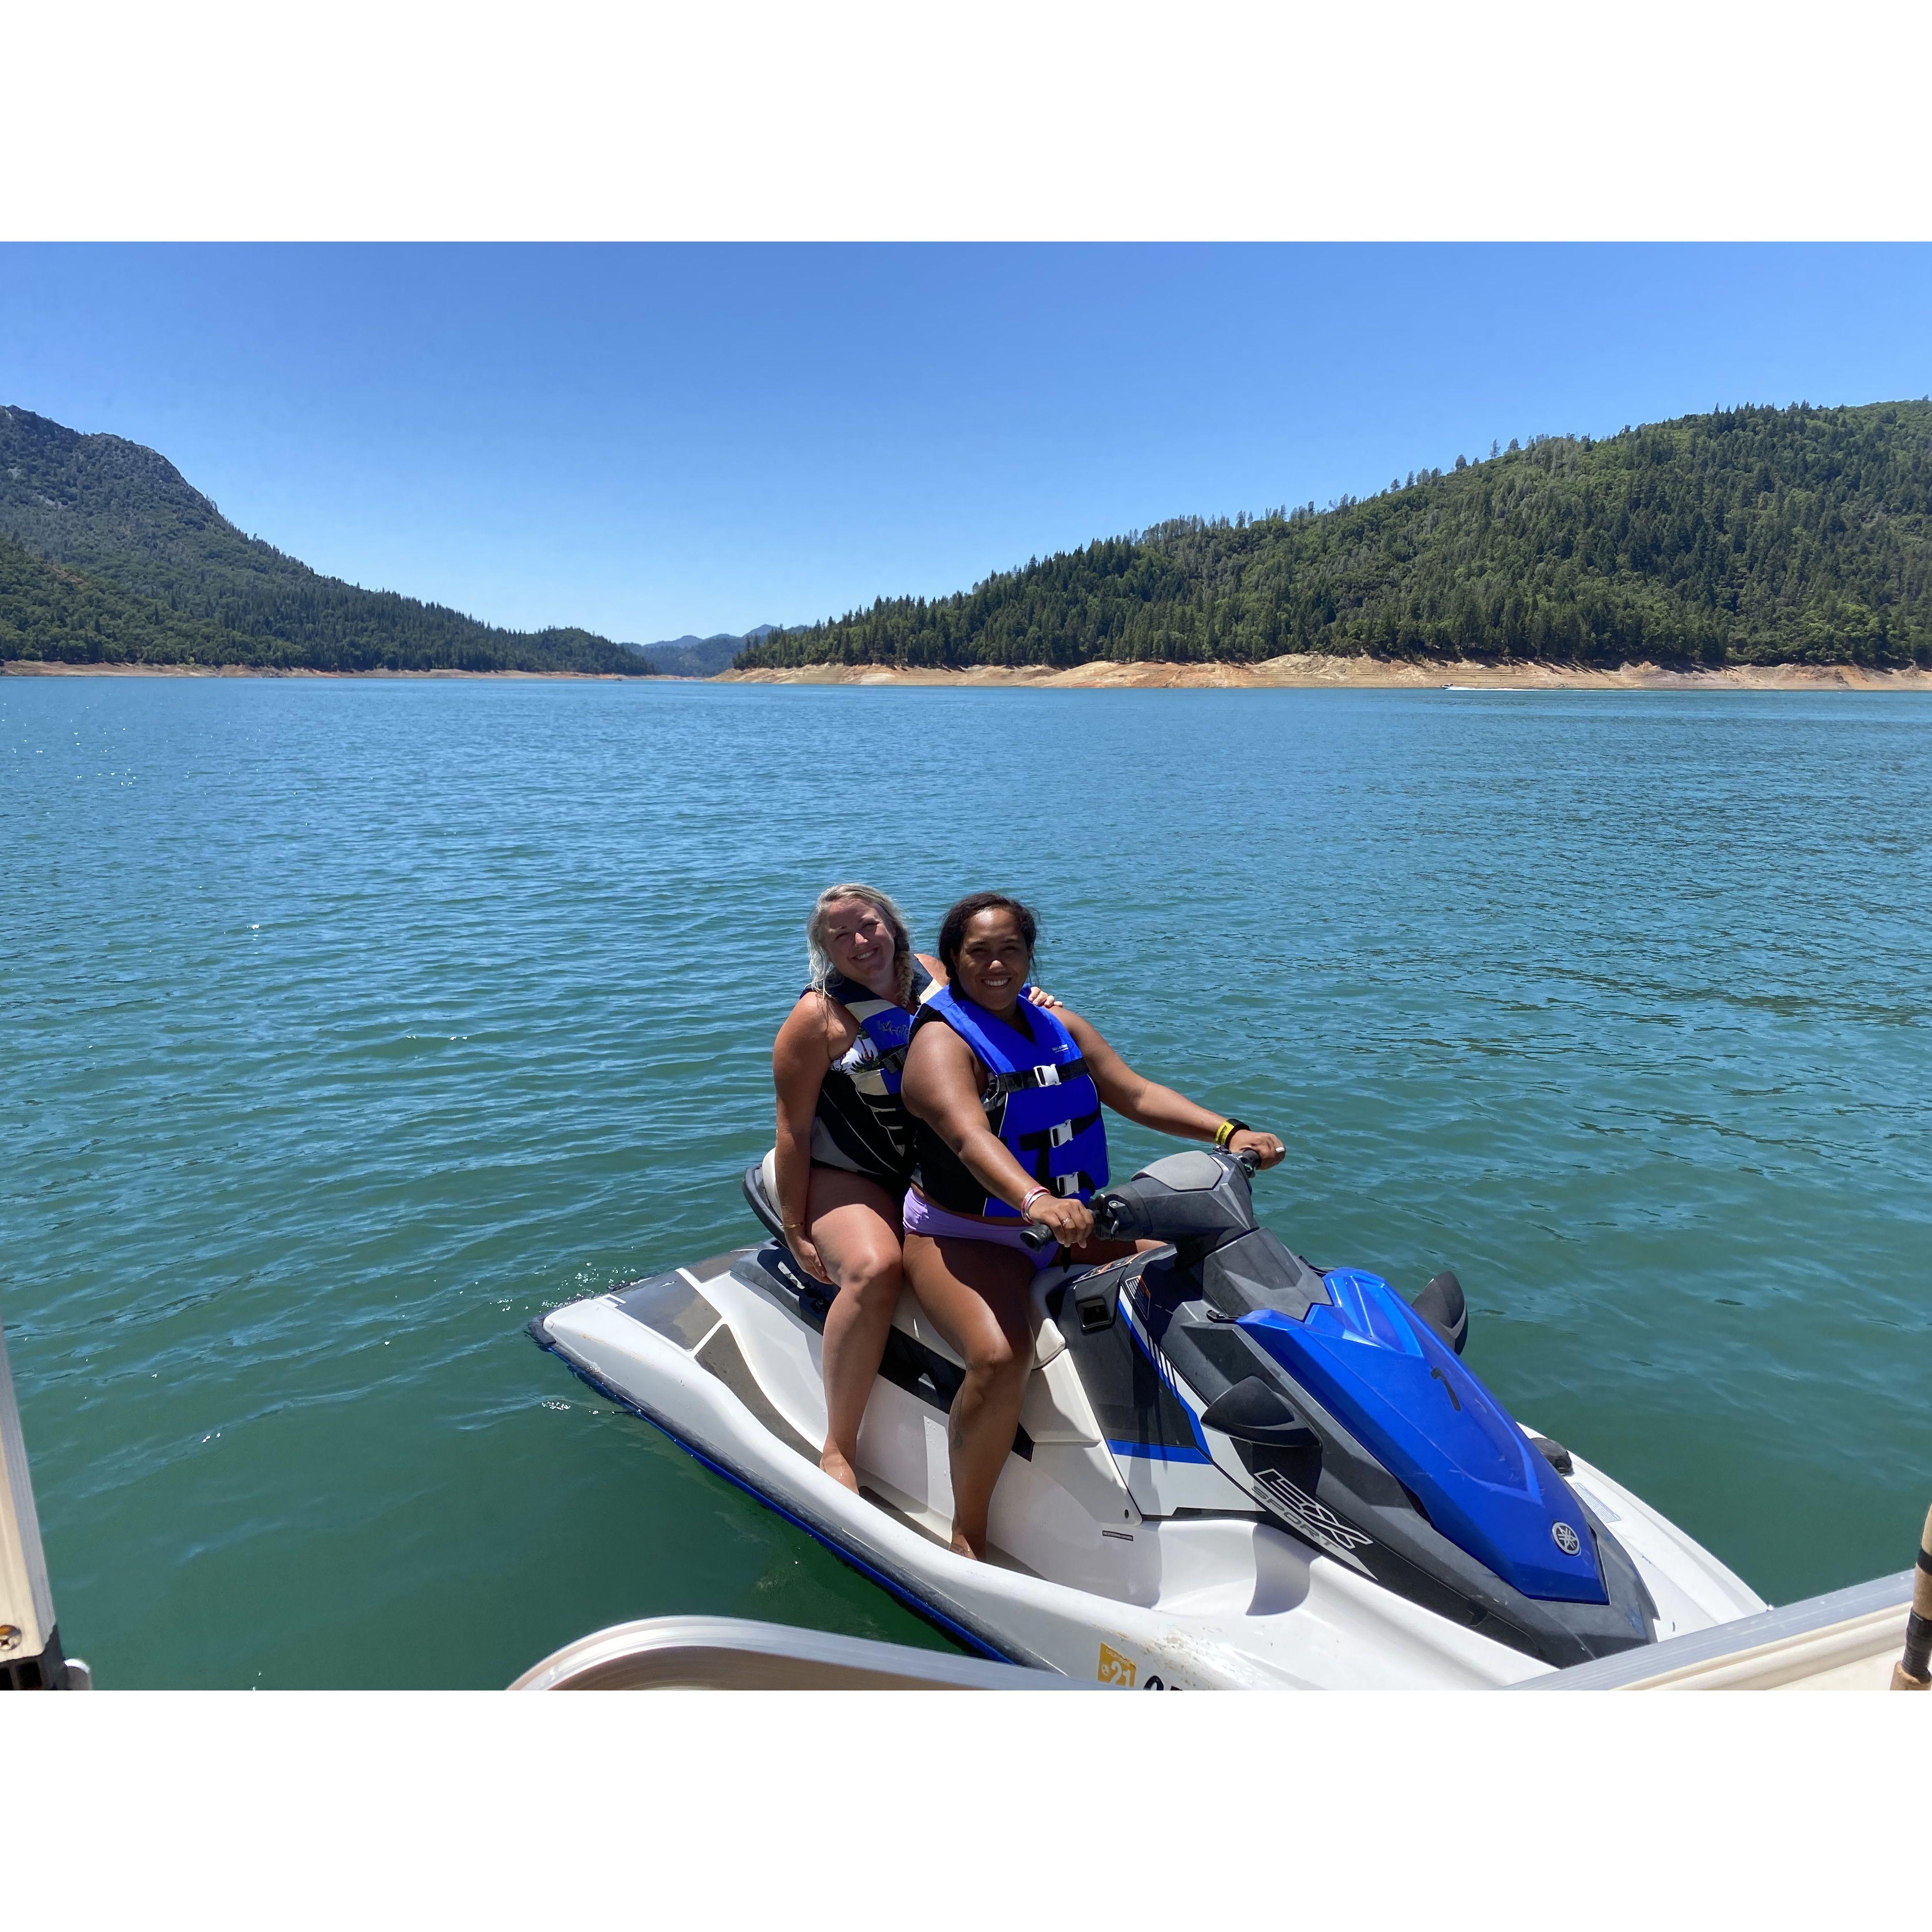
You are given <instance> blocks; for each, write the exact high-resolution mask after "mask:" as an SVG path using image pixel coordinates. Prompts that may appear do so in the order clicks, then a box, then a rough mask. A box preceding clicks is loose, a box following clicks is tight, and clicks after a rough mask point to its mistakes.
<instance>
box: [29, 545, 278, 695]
mask: <svg viewBox="0 0 1932 1932" xmlns="http://www.w3.org/2000/svg"><path fill="white" fill-rule="evenodd" d="M275 648H276V647H275V646H272V644H270V643H268V641H267V640H264V639H261V638H257V637H236V635H235V634H234V633H233V631H223V629H222V628H220V625H215V624H211V623H209V622H208V621H207V620H206V619H205V618H200V617H187V616H183V615H182V614H181V613H180V612H179V611H178V610H170V609H169V608H168V607H167V606H166V604H162V603H159V602H157V601H155V600H154V599H152V598H145V599H144V598H138V597H135V596H133V595H130V593H129V592H127V591H125V590H123V589H120V588H119V587H118V586H117V585H115V584H112V583H104V582H103V581H101V579H99V578H98V577H86V576H84V575H83V574H82V573H81V572H80V571H77V570H70V569H69V568H67V566H66V565H64V564H58V563H49V562H46V559H44V558H42V557H37V556H34V554H33V553H32V552H31V551H30V550H23V549H22V548H21V547H20V545H19V544H17V543H10V542H8V541H7V539H6V538H5V537H0V658H51V659H53V660H54V661H56V662H58V663H63V664H101V663H107V664H253V663H263V662H268V663H275V664H286V663H288V662H290V661H291V660H290V658H288V657H287V656H286V655H284V656H280V657H276V656H270V657H268V658H263V656H261V655H257V654H258V653H260V652H262V651H263V650H264V649H268V650H271V651H272V650H273V649H275ZM279 648H280V649H281V651H282V652H292V651H293V649H294V648H295V647H294V646H293V645H287V644H284V645H282V646H280V647H279Z"/></svg>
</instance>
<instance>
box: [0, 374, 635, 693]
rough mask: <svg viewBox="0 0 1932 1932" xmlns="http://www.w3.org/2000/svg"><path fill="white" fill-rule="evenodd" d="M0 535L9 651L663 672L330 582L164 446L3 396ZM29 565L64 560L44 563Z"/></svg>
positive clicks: (550, 634)
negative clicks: (252, 529) (245, 523)
mask: <svg viewBox="0 0 1932 1932" xmlns="http://www.w3.org/2000/svg"><path fill="white" fill-rule="evenodd" d="M0 540H6V541H7V550H6V552H5V554H0V649H5V652H6V653H7V655H15V656H52V657H54V658H65V659H66V660H67V661H72V662H87V661H101V660H103V659H105V660H107V661H116V660H119V661H136V662H139V661H149V662H171V663H181V662H185V663H202V664H263V665H275V666H282V667H308V668H311V669H314V670H552V671H553V670H573V671H599V672H604V673H616V674H619V675H621V676H629V677H635V676H648V675H649V673H650V672H651V670H652V669H653V667H652V664H650V662H649V660H648V659H647V658H646V659H640V657H639V656H638V655H637V652H634V650H632V649H631V648H629V647H628V646H625V645H623V644H619V643H613V641H612V640H610V638H608V637H598V636H596V635H595V634H593V633H592V632H590V631H585V630H581V629H577V628H556V629H551V630H545V631H534V632H523V631H505V630H500V629H499V628H496V626H494V625H489V624H484V623H481V622H478V620H477V619H475V618H473V617H469V616H464V615H463V613H461V612H460V611H458V610H450V609H449V608H447V607H446V606H444V605H442V604H428V603H425V602H422V601H420V600H419V599H418V598H413V597H405V596H402V595H399V594H398V593H397V592H394V591H384V590H365V589H362V587H361V586H359V585H357V584H353V583H345V582H344V581H343V580H341V578H340V577H325V576H323V574H321V573H320V572H319V571H314V570H311V568H309V567H308V565H306V564H305V563H302V562H299V561H298V560H297V559H296V558H294V557H292V556H286V555H284V553H283V552H281V550H277V549H275V547H273V546H272V544H266V543H264V542H263V541H261V539H260V538H257V537H251V536H247V535H244V534H243V533H242V532H241V531H240V530H239V529H236V526H234V525H233V523H230V522H229V520H227V518H226V517H224V516H223V515H222V514H221V513H220V511H219V510H217V508H215V506H214V504H213V502H211V501H210V500H209V499H208V497H206V496H204V495H202V493H201V492H200V491H199V490H197V489H196V488H195V487H193V484H190V483H189V482H188V481H187V478H185V477H184V476H183V475H181V472H180V471H179V470H178V469H175V466H174V465H173V464H172V463H170V462H169V461H168V460H167V459H166V457H164V456H163V455H160V453H159V452H157V451H154V450H152V449H148V448H147V447H146V446H145V445H143V444H141V443H130V442H128V441H127V440H126V439H124V437H118V436H108V435H83V434H81V433H80V431H77V430H72V429H69V428H67V427H66V426H65V425H63V424H61V423H57V422H52V421H51V420H50V419H48V418H47V417H45V416H36V415H35V414H34V413H33V412H32V411H31V410H23V409H19V408H13V407H0ZM15 547H17V549H18V550H20V552H23V553H25V555H26V561H24V562H23V559H22V558H21V557H20V556H15V555H13V553H12V552H13V549H14V548H15ZM34 560H37V561H38V562H40V564H42V565H49V566H52V567H53V568H52V570H51V571H34V570H33V569H31V568H29V565H30V564H31V562H34ZM9 586H10V587H9ZM184 653H185V655H184Z"/></svg>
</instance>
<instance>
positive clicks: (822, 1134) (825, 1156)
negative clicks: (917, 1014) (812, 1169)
mask: <svg viewBox="0 0 1932 1932" xmlns="http://www.w3.org/2000/svg"><path fill="white" fill-rule="evenodd" d="M936 984H937V982H936V981H935V980H934V978H933V977H932V974H930V973H929V972H928V971H926V968H924V967H923V966H922V965H920V964H919V962H918V961H917V960H916V959H915V960H914V961H913V965H912V997H913V1000H914V1001H923V1000H925V999H926V998H928V997H929V995H931V993H932V989H933V988H934V986H935V985H936ZM805 990H806V991H807V992H811V990H812V989H811V988H809V987H808V988H806V989H805ZM824 990H825V992H826V995H828V996H829V998H832V999H834V1000H836V1001H838V1004H840V1005H841V1007H844V1009H845V1010H846V1011H847V1013H850V1015H851V1016H852V1017H853V1019H854V1020H855V1021H856V1022H857V1023H858V1028H859V1037H858V1038H857V1039H856V1040H854V1041H853V1043H852V1044H851V1045H850V1046H849V1047H847V1049H846V1050H845V1051H844V1053H842V1054H841V1055H839V1057H838V1058H837V1059H836V1060H835V1061H833V1062H832V1064H831V1066H830V1067H828V1068H827V1069H826V1074H825V1079H824V1081H823V1084H822V1085H820V1088H819V1090H818V1108H817V1112H816V1113H815V1114H814V1115H813V1117H812V1123H811V1157H812V1159H813V1160H815V1161H817V1162H818V1163H820V1164H821V1165H822V1166H827V1167H843V1168H849V1169H850V1170H851V1171H852V1172H853V1173H855V1174H862V1175H867V1176H868V1177H869V1178H871V1179H872V1180H874V1181H878V1182H880V1183H881V1184H883V1186H885V1187H889V1188H891V1189H892V1190H895V1192H898V1193H904V1190H905V1185H906V1181H907V1176H908V1175H909V1173H910V1169H911V1166H912V1122H911V1118H910V1116H909V1115H907V1112H906V1110H905V1109H904V1106H903V1105H902V1104H901V1102H900V1100H899V1080H900V1077H901V1074H902V1073H903V1072H904V1067H905V1056H906V1046H907V1043H908V1042H909V1041H910V1040H911V1038H912V1025H913V1016H912V1015H911V1014H910V1013H907V1011H906V1010H905V1009H904V1007H901V1006H899V1005H898V1004H896V1003H895V1002H894V1001H891V1000H882V999H880V998H879V996H878V995H877V994H876V993H874V992H873V991H872V990H871V988H869V987H868V986H860V985H859V983H857V981H856V980H848V979H847V978H846V977H845V976H844V974H842V973H834V974H832V976H831V977H830V978H829V979H828V980H826V983H825V988H824Z"/></svg>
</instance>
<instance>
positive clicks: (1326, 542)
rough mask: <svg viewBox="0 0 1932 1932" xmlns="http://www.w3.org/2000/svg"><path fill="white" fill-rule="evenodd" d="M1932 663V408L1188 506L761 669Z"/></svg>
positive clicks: (1815, 414)
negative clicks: (1311, 493)
mask: <svg viewBox="0 0 1932 1932" xmlns="http://www.w3.org/2000/svg"><path fill="white" fill-rule="evenodd" d="M1296 652H1319V653H1324V654H1330V655H1340V656H1364V655H1366V656H1374V657H1382V658H1406V659H1420V660H1425V661H1426V660H1428V659H1431V658H1436V659H1451V658H1484V659H1490V660H1492V661H1510V660H1511V659H1520V660H1539V661H1553V662H1559V663H1569V664H1586V665H1598V666H1609V667H1614V666H1616V665H1617V664H1622V663H1625V662H1635V661H1643V660H1646V659H1649V660H1651V661H1656V662H1659V663H1663V664H1675V665H1708V666H1717V665H1722V664H1728V663H1740V664H1771V663H1826V664H1869V665H1873V666H1902V665H1905V664H1912V663H1916V664H1921V665H1932V401H1920V402H1915V403H1914V402H1904V403H1873V404H1867V405H1864V406H1863V407H1858V408H1849V409H1814V408H1813V407H1811V406H1810V405H1808V404H1797V405H1796V406H1795V407H1793V408H1790V409H1785V410H1780V409H1770V408H1757V407H1750V408H1742V409H1736V410H1714V411H1713V412H1712V413H1710V414H1709V415H1708V416H1685V417H1680V418H1679V419H1676V421H1674V422H1666V423H1659V424H1654V425H1649V426H1647V427H1646V428H1640V429H1634V430H1625V431H1623V432H1622V434H1620V435H1618V436H1615V437H1606V438H1604V439H1602V440H1593V439H1592V438H1590V437H1538V438H1536V439H1535V440H1532V442H1531V443H1529V444H1528V445H1527V446H1518V445H1517V443H1511V445H1510V446H1509V448H1508V450H1507V451H1506V452H1505V451H1501V450H1495V449H1493V450H1492V453H1491V455H1490V458H1488V459H1487V460H1481V461H1478V462H1476V463H1469V462H1467V461H1466V460H1465V459H1464V458H1460V457H1459V458H1457V460H1456V466H1455V469H1454V470H1453V471H1448V472H1445V471H1443V470H1439V469H1437V470H1424V471H1422V472H1420V473H1416V472H1412V473H1411V475H1409V478H1408V479H1407V481H1401V480H1400V479H1398V480H1397V481H1392V482H1391V484H1390V485H1389V487H1388V489H1386V490H1383V491H1382V493H1380V494H1379V495H1377V496H1371V497H1367V498H1364V499H1360V500H1356V499H1349V498H1343V499H1340V500H1339V501H1337V502H1334V503H1331V505H1329V507H1328V509H1327V510H1326V511H1319V512H1318V511H1317V510H1316V507H1315V505H1313V503H1310V504H1307V505H1302V506H1300V507H1298V508H1295V509H1292V510H1289V509H1286V508H1283V509H1280V510H1275V511H1269V512H1268V513H1266V514H1264V515H1262V516H1259V517H1247V516H1241V517H1235V518H1234V519H1233V520H1228V519H1225V518H1223V519H1221V520H1217V521H1214V522H1208V521H1204V520H1202V519H1201V518H1199V517H1182V518H1179V519H1177V520H1175V521H1173V522H1171V523H1163V524H1160V525H1159V526H1157V527H1155V528H1154V529H1148V530H1145V531H1139V532H1134V533H1133V534H1131V535H1126V536H1121V537H1113V538H1103V539H1101V540H1100V541H1097V542H1095V543H1093V544H1089V545H1088V546H1087V547H1086V548H1085V549H1084V550H1073V551H1067V552H1064V553H1061V554H1060V555H1058V556H1050V557H1047V558H1045V559H1034V561H1033V562H1031V563H1029V564H1028V565H1025V567H1024V568H1021V569H1018V570H1012V571H1003V572H1000V573H998V574H995V575H994V576H992V577H987V578H986V579H985V580H983V582H981V583H977V584H976V585H975V586H974V587H973V588H972V589H971V590H965V591H960V592H956V594H954V595H952V596H950V597H941V598H932V599H928V598H913V597H901V598H880V600H878V601H877V602H875V603H874V604H872V605H871V607H870V608H869V609H868V610H853V611H851V612H849V613H847V615H846V616H843V617H840V618H837V619H828V620H826V622H823V623H820V624H814V625H809V626H803V627H801V628H799V629H797V630H794V631H787V633H785V634H784V636H783V637H766V638H765V639H763V640H761V641H760V643H757V644H754V645H750V646H747V647H746V648H745V649H744V650H742V651H741V652H739V655H738V657H737V659H736V662H737V664H739V666H740V667H743V668H746V669H750V668H753V667H758V666H772V667H780V666H787V665H799V664H823V663H832V664H892V665H898V666H904V667H922V666H935V667H943V666H955V667H965V666H967V665H971V664H1010V665H1019V664H1051V665H1053V666H1055V667H1068V666H1071V665H1074V664H1084V663H1086V662H1088V661H1090V660H1091V659H1094V658H1108V659H1113V660H1115V661H1128V662H1132V661H1178V662H1184V663H1185V662H1199V661H1226V662H1235V663H1243V662H1255V661H1260V660H1263V659H1266V658H1273V657H1277V656H1283V655H1289V654H1291V653H1296Z"/></svg>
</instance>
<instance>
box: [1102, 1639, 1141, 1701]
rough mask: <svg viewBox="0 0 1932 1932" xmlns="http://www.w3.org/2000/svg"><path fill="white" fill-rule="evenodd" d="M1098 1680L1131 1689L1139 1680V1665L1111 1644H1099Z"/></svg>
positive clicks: (1127, 1689) (1124, 1689)
mask: <svg viewBox="0 0 1932 1932" xmlns="http://www.w3.org/2000/svg"><path fill="white" fill-rule="evenodd" d="M1098 1674H1099V1676H1100V1682H1102V1683H1103V1684H1117V1685H1119V1686H1120V1688H1121V1689H1122V1690H1123V1691H1131V1690H1132V1689H1133V1688H1134V1686H1135V1685H1136V1684H1137V1683H1138V1682H1139V1681H1140V1674H1141V1671H1140V1666H1139V1664H1136V1662H1135V1661H1133V1658H1131V1657H1123V1656H1122V1655H1121V1653H1120V1652H1118V1650H1116V1649H1114V1648H1113V1646H1112V1645H1111V1644H1105V1643H1103V1645H1101V1646H1100V1671H1099V1673H1098Z"/></svg>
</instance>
